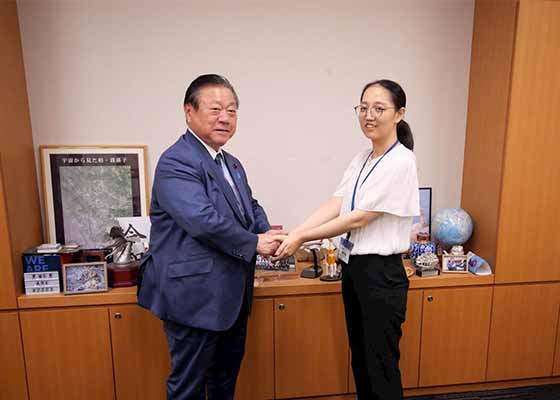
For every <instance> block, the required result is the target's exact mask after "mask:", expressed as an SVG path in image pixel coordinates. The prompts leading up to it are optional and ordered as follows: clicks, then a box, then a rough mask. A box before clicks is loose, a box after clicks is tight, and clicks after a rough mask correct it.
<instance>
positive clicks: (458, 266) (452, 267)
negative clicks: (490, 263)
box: [441, 254, 469, 274]
mask: <svg viewBox="0 0 560 400" xmlns="http://www.w3.org/2000/svg"><path fill="white" fill-rule="evenodd" d="M441 272H442V273H457V274H467V273H468V272H469V257H468V256H467V255H466V254H460V255H454V254H444V255H442V256H441Z"/></svg>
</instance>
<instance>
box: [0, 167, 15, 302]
mask: <svg viewBox="0 0 560 400" xmlns="http://www.w3.org/2000/svg"><path fill="white" fill-rule="evenodd" d="M4 193H5V192H4V179H3V174H2V159H1V157H0V285H1V286H2V290H0V310H8V309H15V308H17V302H16V281H15V279H14V268H13V262H12V243H11V240H10V231H9V228H8V215H7V210H6V201H5V200H6V199H5V196H4Z"/></svg>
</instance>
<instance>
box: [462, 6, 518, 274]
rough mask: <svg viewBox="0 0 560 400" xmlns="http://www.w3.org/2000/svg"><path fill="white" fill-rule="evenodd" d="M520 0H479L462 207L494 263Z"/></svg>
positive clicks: (477, 242) (473, 243)
mask: <svg viewBox="0 0 560 400" xmlns="http://www.w3.org/2000/svg"><path fill="white" fill-rule="evenodd" d="M516 15H517V2H516V1H514V0H508V1H505V0H499V1H495V0H494V1H480V0H478V1H477V2H476V5H475V13H474V27H473V42H472V53H471V69H470V87H469V102H468V113H467V131H466V141H465V155H464V165H463V186H462V187H463V190H462V198H461V207H463V208H464V209H465V210H467V211H468V212H469V214H470V215H471V216H472V218H473V220H474V228H475V229H474V233H473V236H472V238H471V240H470V242H469V243H468V246H469V247H470V248H472V249H473V250H474V251H475V252H476V253H477V254H480V255H481V256H483V257H484V258H485V259H486V260H487V261H488V262H489V263H490V265H492V266H494V265H495V260H496V247H497V240H498V217H499V207H500V193H501V182H502V164H503V152H504V141H505V136H506V124H507V115H508V104H509V91H510V81H511V79H510V78H511V67H512V59H513V49H514V44H515V26H516Z"/></svg>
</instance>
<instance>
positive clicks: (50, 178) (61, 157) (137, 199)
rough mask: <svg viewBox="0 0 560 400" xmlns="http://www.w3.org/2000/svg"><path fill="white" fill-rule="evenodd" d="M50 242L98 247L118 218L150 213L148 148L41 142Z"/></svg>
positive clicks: (44, 194)
mask: <svg viewBox="0 0 560 400" xmlns="http://www.w3.org/2000/svg"><path fill="white" fill-rule="evenodd" d="M39 151H40V162H41V176H42V194H43V206H44V207H43V210H44V219H45V228H46V232H47V240H48V242H50V243H54V242H56V243H62V244H68V243H75V244H79V245H80V246H81V247H82V248H84V249H99V248H102V247H103V246H104V245H103V243H104V242H105V241H106V240H107V239H108V235H107V234H108V232H109V230H110V228H111V227H112V226H115V225H118V222H117V218H119V217H140V216H147V215H148V204H149V198H148V182H147V173H146V168H147V167H146V159H147V157H146V153H147V147H146V146H143V145H130V146H50V145H49V146H40V147H39Z"/></svg>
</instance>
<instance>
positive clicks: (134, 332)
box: [109, 304, 170, 400]
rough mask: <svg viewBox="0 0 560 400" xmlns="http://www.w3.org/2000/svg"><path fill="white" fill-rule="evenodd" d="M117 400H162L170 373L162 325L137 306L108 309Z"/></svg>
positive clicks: (163, 399)
mask: <svg viewBox="0 0 560 400" xmlns="http://www.w3.org/2000/svg"><path fill="white" fill-rule="evenodd" d="M109 320H110V321H111V346H112V349H113V368H114V371H115V374H114V375H115V392H116V394H117V400H158V399H160V400H165V398H166V389H165V385H166V382H167V376H168V375H169V370H170V360H169V350H168V347H167V339H166V337H165V333H164V331H163V327H162V322H161V320H159V319H158V318H156V317H155V316H154V315H153V314H152V313H150V312H149V311H148V310H145V309H143V308H141V307H139V306H137V305H132V304H131V305H120V306H113V307H110V308H109Z"/></svg>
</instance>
